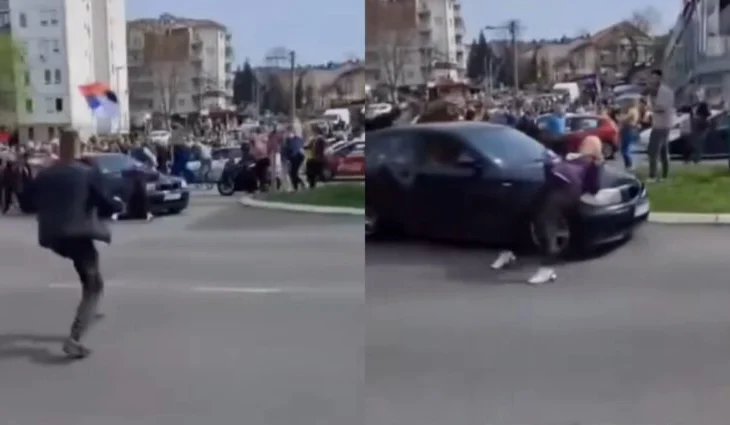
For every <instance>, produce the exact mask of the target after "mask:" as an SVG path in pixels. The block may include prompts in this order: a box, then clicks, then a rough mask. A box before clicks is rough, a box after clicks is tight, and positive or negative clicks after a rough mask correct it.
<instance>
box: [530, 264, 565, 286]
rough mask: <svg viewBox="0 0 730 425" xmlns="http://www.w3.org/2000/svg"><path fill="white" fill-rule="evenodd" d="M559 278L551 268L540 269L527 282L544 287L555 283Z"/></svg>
mask: <svg viewBox="0 0 730 425" xmlns="http://www.w3.org/2000/svg"><path fill="white" fill-rule="evenodd" d="M557 278H558V275H557V274H555V270H553V269H551V268H550V267H540V268H539V269H537V272H536V273H535V274H534V275H532V277H531V278H530V279H529V280H528V281H527V283H529V284H530V285H542V284H544V283H549V282H553V281H554V280H555V279H557Z"/></svg>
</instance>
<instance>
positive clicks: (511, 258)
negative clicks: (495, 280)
mask: <svg viewBox="0 0 730 425" xmlns="http://www.w3.org/2000/svg"><path fill="white" fill-rule="evenodd" d="M516 260H517V257H516V256H515V254H514V252H512V251H502V252H500V253H499V255H498V256H497V259H496V260H494V262H493V263H492V269H494V270H502V269H503V268H505V267H507V266H509V265H510V264H512V263H514V262H515V261H516Z"/></svg>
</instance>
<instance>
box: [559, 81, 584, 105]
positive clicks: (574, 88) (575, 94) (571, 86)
mask: <svg viewBox="0 0 730 425" xmlns="http://www.w3.org/2000/svg"><path fill="white" fill-rule="evenodd" d="M553 91H554V92H557V93H560V94H567V95H568V99H570V101H571V102H575V101H576V100H578V99H579V98H580V86H579V85H578V83H555V85H554V86H553Z"/></svg>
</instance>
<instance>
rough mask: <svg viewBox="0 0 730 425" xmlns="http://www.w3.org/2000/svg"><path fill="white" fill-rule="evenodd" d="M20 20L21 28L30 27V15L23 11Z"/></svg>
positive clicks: (19, 16)
mask: <svg viewBox="0 0 730 425" xmlns="http://www.w3.org/2000/svg"><path fill="white" fill-rule="evenodd" d="M18 21H19V23H20V28H27V27H28V17H27V16H25V13H21V14H20V15H18Z"/></svg>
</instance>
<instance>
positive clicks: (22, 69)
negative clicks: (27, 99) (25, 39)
mask: <svg viewBox="0 0 730 425" xmlns="http://www.w3.org/2000/svg"><path fill="white" fill-rule="evenodd" d="M0 57H2V58H3V60H2V61H0V124H3V125H11V124H15V123H16V120H17V116H16V112H17V109H18V106H19V101H20V99H21V98H22V97H23V94H24V93H23V87H24V86H25V84H23V81H22V79H21V78H20V76H22V75H25V73H26V71H27V66H26V65H25V61H24V57H25V52H23V51H22V50H21V48H20V46H18V44H17V43H15V42H14V41H13V39H12V37H11V36H10V35H9V34H7V35H1V36H0Z"/></svg>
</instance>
